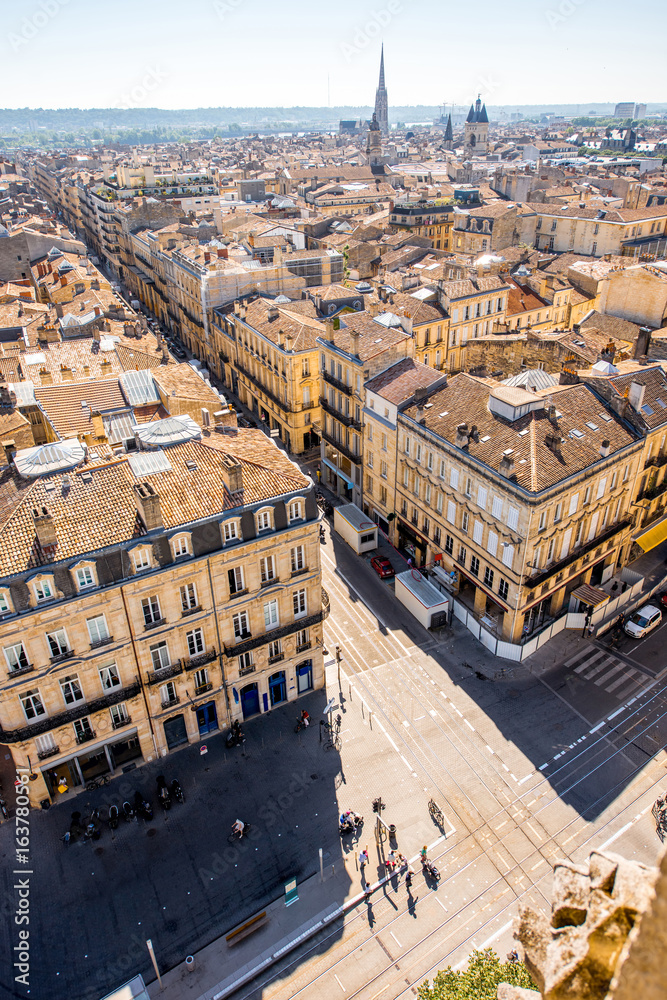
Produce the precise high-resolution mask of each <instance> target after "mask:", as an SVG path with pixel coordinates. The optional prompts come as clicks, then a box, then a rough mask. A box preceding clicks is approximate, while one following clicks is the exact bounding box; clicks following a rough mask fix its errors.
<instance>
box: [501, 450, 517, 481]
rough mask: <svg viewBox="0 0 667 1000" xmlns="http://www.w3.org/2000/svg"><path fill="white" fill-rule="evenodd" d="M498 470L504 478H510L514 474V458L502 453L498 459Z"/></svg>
mask: <svg viewBox="0 0 667 1000" xmlns="http://www.w3.org/2000/svg"><path fill="white" fill-rule="evenodd" d="M499 472H500V475H501V476H504V477H505V479H511V477H512V476H513V475H514V459H513V458H512V456H511V455H503V457H502V458H501V459H500V468H499Z"/></svg>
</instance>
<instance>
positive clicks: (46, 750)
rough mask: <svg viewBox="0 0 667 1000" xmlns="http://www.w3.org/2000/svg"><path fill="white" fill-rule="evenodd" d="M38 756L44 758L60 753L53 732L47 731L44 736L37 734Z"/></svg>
mask: <svg viewBox="0 0 667 1000" xmlns="http://www.w3.org/2000/svg"><path fill="white" fill-rule="evenodd" d="M35 744H36V746H37V756H38V757H39V758H40V760H42V759H43V758H44V757H51V756H52V755H53V754H54V753H58V750H59V747H58V745H57V743H56V741H55V739H54V736H53V733H45V734H44V736H36V737H35Z"/></svg>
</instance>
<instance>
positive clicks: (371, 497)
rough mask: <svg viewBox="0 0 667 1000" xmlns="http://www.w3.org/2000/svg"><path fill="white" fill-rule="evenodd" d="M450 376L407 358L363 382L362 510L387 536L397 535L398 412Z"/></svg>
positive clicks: (444, 383) (444, 381)
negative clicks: (401, 407)
mask: <svg viewBox="0 0 667 1000" xmlns="http://www.w3.org/2000/svg"><path fill="white" fill-rule="evenodd" d="M446 384H447V376H446V375H444V374H443V373H442V372H438V371H434V370H433V369H432V368H428V367H427V366H426V365H423V364H420V363H419V361H416V360H415V359H414V358H404V359H403V360H402V361H397V362H396V363H395V364H393V365H391V366H390V367H389V368H386V369H385V370H384V371H383V372H381V373H380V374H379V375H376V376H375V377H374V378H371V379H369V380H368V381H367V382H366V383H365V384H364V393H365V405H364V408H363V411H362V413H363V437H364V441H363V454H364V489H363V510H364V513H366V514H368V516H369V517H372V518H373V520H374V521H375V522H376V524H378V525H379V527H380V528H381V529H382V531H383V532H384V533H385V535H387V536H389V538H390V539H392V541H393V540H394V538H395V531H394V529H395V517H396V513H395V511H396V454H397V450H396V449H397V425H398V411H399V407H400V406H402V405H409V404H410V402H415V403H416V402H417V401H418V400H419V399H421V398H423V396H424V395H428V393H429V392H430V391H434V390H435V389H437V388H439V387H440V386H443V385H446Z"/></svg>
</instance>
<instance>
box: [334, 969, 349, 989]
mask: <svg viewBox="0 0 667 1000" xmlns="http://www.w3.org/2000/svg"><path fill="white" fill-rule="evenodd" d="M334 979H335V980H336V982H337V983H338V985H339V986H340V988H341V990H342V991H343V993H347V990H346V989H345V987H344V986H343V984H342V983H341V981H340V979H339V978H338V976H337V975H336V973H335V972H334Z"/></svg>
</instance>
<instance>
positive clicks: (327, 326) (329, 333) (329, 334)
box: [324, 319, 334, 344]
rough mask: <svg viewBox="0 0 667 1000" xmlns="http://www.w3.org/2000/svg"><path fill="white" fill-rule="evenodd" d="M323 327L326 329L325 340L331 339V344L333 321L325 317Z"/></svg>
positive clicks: (332, 339) (332, 340)
mask: <svg viewBox="0 0 667 1000" xmlns="http://www.w3.org/2000/svg"><path fill="white" fill-rule="evenodd" d="M324 328H325V330H326V338H327V340H329V341H331V343H332V344H333V342H334V323H333V320H332V319H325V321H324Z"/></svg>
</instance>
